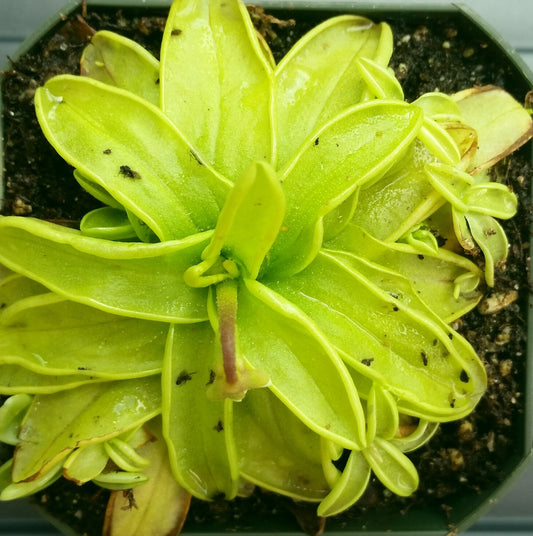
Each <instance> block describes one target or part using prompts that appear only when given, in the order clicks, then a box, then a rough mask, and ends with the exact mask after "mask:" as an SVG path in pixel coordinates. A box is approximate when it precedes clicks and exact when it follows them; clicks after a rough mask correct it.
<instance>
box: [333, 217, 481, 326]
mask: <svg viewBox="0 0 533 536" xmlns="http://www.w3.org/2000/svg"><path fill="white" fill-rule="evenodd" d="M324 247H325V248H327V249H333V250H342V251H345V252H347V253H353V254H354V255H357V256H358V257H362V258H365V259H367V260H368V261H371V262H373V263H376V264H378V265H380V266H382V267H383V268H386V269H389V270H392V271H394V272H397V273H398V274H401V275H403V276H404V277H406V278H409V280H410V281H411V283H412V284H413V286H414V289H415V290H416V292H417V293H418V295H419V298H420V299H422V300H423V301H424V302H425V303H426V304H427V305H428V306H429V307H430V308H431V309H432V310H433V311H434V312H435V313H436V314H437V315H438V316H439V317H440V318H442V319H443V320H445V321H446V322H452V321H453V320H455V319H456V318H459V317H460V316H462V315H464V314H466V313H467V312H468V311H470V310H472V309H473V308H474V307H475V306H476V305H477V304H478V303H479V300H480V299H481V292H480V291H479V290H478V289H477V285H474V286H473V288H472V285H473V284H474V283H475V282H476V281H477V283H478V284H479V282H480V281H481V277H482V271H481V270H480V269H479V268H478V267H477V265H475V264H474V263H473V262H472V261H470V260H469V259H467V258H466V257H464V256H462V255H459V254H457V253H454V252H453V251H449V250H447V249H444V248H438V249H437V251H431V250H427V249H426V248H424V249H423V250H420V249H418V248H416V247H414V246H412V245H409V244H403V243H397V242H393V243H389V242H383V241H380V240H377V239H376V238H374V237H373V236H372V235H371V234H370V233H368V232H367V231H366V230H365V229H363V228H361V227H359V226H358V225H355V224H354V223H351V224H350V225H348V226H347V228H346V229H345V231H344V232H343V233H342V234H340V235H339V236H338V237H336V238H335V239H334V240H331V241H329V242H327V243H325V244H324ZM469 275H470V276H471V278H472V279H471V280H470V283H471V286H470V287H467V286H464V285H462V286H459V287H457V285H458V284H461V282H464V279H465V278H466V277H467V276H469Z"/></svg>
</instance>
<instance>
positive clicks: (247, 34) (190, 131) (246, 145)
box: [161, 0, 275, 181]
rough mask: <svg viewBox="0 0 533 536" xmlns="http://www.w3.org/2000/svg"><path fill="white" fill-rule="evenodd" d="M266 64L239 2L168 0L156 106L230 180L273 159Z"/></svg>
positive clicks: (270, 76) (269, 78)
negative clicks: (257, 163)
mask: <svg viewBox="0 0 533 536" xmlns="http://www.w3.org/2000/svg"><path fill="white" fill-rule="evenodd" d="M272 101H273V72H272V67H271V65H270V62H269V61H268V60H267V58H266V57H265V53H264V51H263V49H262V48H261V45H260V44H259V41H258V39H257V35H256V32H255V29H254V27H253V24H252V22H251V20H250V17H249V15H248V12H247V10H246V7H245V6H244V4H243V3H242V2H240V1H237V0H228V1H226V2H218V1H214V0H209V1H204V2H198V1H197V0H184V1H182V2H174V3H173V5H172V7H171V10H170V13H169V16H168V20H167V24H166V27H165V33H164V35H163V42H162V46H161V108H162V110H163V112H164V113H165V114H166V115H167V116H168V117H169V118H170V119H171V121H173V122H174V123H175V124H176V125H177V127H178V128H179V129H180V130H181V131H182V132H183V134H184V135H185V137H186V138H187V139H188V140H189V141H190V142H191V144H192V145H193V146H194V147H195V148H196V149H197V150H198V151H199V154H200V155H201V156H202V158H203V159H205V161H206V162H208V163H209V164H210V165H213V166H214V167H215V168H216V169H217V170H218V171H220V172H221V173H222V174H223V175H224V176H226V177H227V178H228V179H230V180H231V181H234V180H236V179H237V178H238V177H240V176H241V175H242V174H243V173H244V171H245V170H246V169H247V168H248V167H249V165H250V164H251V163H252V162H255V161H263V162H272V161H273V154H274V143H275V142H274V132H273V127H272V121H273V119H272V114H273V111H272V105H273V102H272Z"/></svg>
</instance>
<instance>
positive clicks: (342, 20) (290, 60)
mask: <svg viewBox="0 0 533 536" xmlns="http://www.w3.org/2000/svg"><path fill="white" fill-rule="evenodd" d="M391 54H392V32H391V29H390V27H389V26H388V25H387V24H385V23H381V24H374V23H373V22H372V21H370V20H369V19H367V18H365V17H359V16H353V15H342V16H338V17H333V18H331V19H328V20H327V21H325V22H323V23H322V24H319V25H318V26H316V27H315V28H313V29H312V30H311V31H310V32H308V33H307V34H305V35H304V36H303V37H302V38H301V39H300V40H299V41H298V42H297V43H296V44H295V45H294V46H293V48H292V49H291V50H290V51H289V52H288V53H287V55H286V56H285V57H284V58H283V59H282V60H281V61H280V63H279V65H278V66H277V68H276V71H275V75H276V84H277V88H276V89H277V92H276V119H277V139H278V165H279V166H283V165H284V164H285V163H286V162H288V161H289V160H290V158H291V157H292V155H293V154H294V153H296V151H297V150H298V149H299V147H300V146H301V145H302V143H304V142H305V140H306V139H307V138H308V137H309V136H310V135H311V134H312V133H313V132H316V131H317V130H319V129H320V127H321V126H322V125H324V124H325V123H327V122H329V121H330V120H331V119H333V118H334V117H335V116H337V115H338V114H340V113H341V112H342V111H343V110H345V109H347V108H349V107H351V106H353V105H354V104H358V103H360V102H362V99H363V98H364V97H365V96H366V84H365V82H364V81H363V79H362V77H361V74H360V72H359V71H358V69H357V68H356V61H357V59H358V58H361V57H365V58H370V59H372V60H374V61H375V62H377V63H379V64H380V65H383V66H385V65H387V64H388V62H389V59H390V57H391Z"/></svg>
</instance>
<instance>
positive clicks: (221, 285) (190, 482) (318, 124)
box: [0, 0, 532, 534]
mask: <svg viewBox="0 0 533 536" xmlns="http://www.w3.org/2000/svg"><path fill="white" fill-rule="evenodd" d="M391 53H392V35H391V31H390V28H389V27H388V26H387V25H386V24H374V23H372V22H371V21H369V20H367V19H366V18H363V17H358V16H351V15H350V16H338V17H335V18H332V19H330V20H327V21H326V22H324V23H322V24H320V25H319V26H317V27H316V28H314V29H313V30H312V31H310V32H309V33H308V34H307V35H305V36H304V37H303V38H302V39H301V40H300V41H298V42H297V43H296V44H295V45H294V47H293V48H292V50H291V51H290V52H289V53H288V54H287V55H286V56H285V57H284V58H283V60H282V61H281V62H280V63H279V64H277V65H276V64H275V62H274V60H273V57H272V55H271V53H270V51H269V48H268V46H267V44H266V43H265V42H264V40H263V39H262V38H261V37H260V36H259V35H258V34H257V33H256V32H255V30H254V28H253V25H252V23H251V21H250V18H249V16H248V13H247V11H246V8H245V6H244V5H243V4H242V3H241V2H240V1H237V0H227V1H225V2H224V3H220V2H218V1H215V0H209V1H207V0H206V1H203V2H196V1H192V0H180V1H176V2H175V3H174V4H173V6H172V8H171V10H170V14H169V17H168V22H167V26H166V30H165V34H164V37H163V42H162V48H161V60H160V61H158V60H156V59H155V58H154V57H152V56H151V55H150V54H149V53H147V52H146V51H145V50H144V49H142V48H141V47H140V46H139V45H137V44H136V43H134V42H132V41H130V40H128V39H125V38H123V37H121V36H119V35H116V34H114V33H110V32H105V31H103V32H98V33H96V34H95V35H94V37H93V39H92V42H91V44H89V45H88V47H87V49H86V50H85V52H84V54H83V58H82V65H81V76H70V75H62V76H57V77H55V78H52V79H51V80H49V81H48V82H47V83H46V84H45V85H44V87H41V88H39V89H38V90H37V92H36V95H35V107H36V112H37V116H38V119H39V122H40V124H41V127H42V130H43V132H44V134H45V135H46V137H47V138H48V140H49V141H50V143H51V144H52V145H53V146H54V147H55V149H56V150H57V152H58V153H59V154H60V155H61V156H62V157H63V158H64V159H65V160H66V161H67V162H68V163H69V164H71V165H72V167H73V168H74V169H75V171H74V176H75V179H76V180H77V181H78V182H79V183H80V184H81V185H82V186H83V187H84V188H85V189H86V190H87V191H88V192H90V193H91V194H92V195H94V197H96V198H97V199H98V200H100V201H101V202H102V207H101V208H99V209H97V210H95V211H93V212H90V213H89V214H87V215H86V216H85V217H84V218H83V220H82V221H81V224H80V229H79V230H74V229H69V228H65V227H61V226H58V225H56V224H52V223H49V222H45V221H39V220H36V219H32V218H21V217H3V218H1V219H0V243H1V248H0V262H1V263H2V264H3V265H4V266H5V267H6V270H5V274H4V277H3V279H2V281H1V283H0V301H1V303H2V310H1V312H0V331H1V338H0V378H1V379H0V393H2V394H4V395H9V398H8V399H7V401H6V402H5V404H4V405H3V406H2V408H0V440H2V441H4V442H6V443H10V444H13V445H15V446H16V447H15V451H14V455H13V458H12V459H11V460H9V461H8V462H7V463H6V464H4V466H3V467H2V468H1V469H0V499H2V500H10V499H14V498H18V497H21V496H25V495H29V494H32V493H35V492H36V491H38V490H40V489H42V488H44V487H45V486H47V485H49V484H50V483H52V482H54V481H55V480H56V479H57V478H60V477H61V476H63V477H65V478H67V479H70V480H73V481H74V482H77V483H78V484H83V483H85V482H89V481H93V482H95V483H96V484H99V485H101V486H103V487H106V488H110V489H112V490H115V491H114V492H113V493H112V496H111V500H110V503H109V506H108V516H107V520H106V527H105V533H106V534H125V533H134V531H135V530H141V532H142V531H143V527H146V526H148V525H150V527H151V528H152V530H156V533H158V534H167V533H171V532H172V531H175V530H176V528H177V527H179V526H181V524H182V523H183V520H184V518H185V516H186V512H187V508H188V503H189V499H190V497H191V495H192V496H194V497H197V498H199V499H203V500H211V499H213V498H214V497H220V496H224V497H226V498H227V499H231V498H233V497H235V496H237V495H247V494H249V493H250V492H251V490H252V489H253V486H254V485H258V486H261V487H264V488H266V489H269V490H272V491H275V492H277V493H280V494H284V495H287V496H289V497H292V498H295V499H298V500H305V501H315V502H317V503H318V514H319V515H321V516H328V515H334V514H336V513H338V512H341V511H343V510H345V509H346V508H348V507H349V506H350V505H352V504H353V503H354V502H355V501H357V499H358V498H359V497H360V496H361V494H362V493H363V491H364V490H365V488H366V485H367V483H368V481H369V478H370V474H371V472H374V473H375V475H376V476H377V477H378V478H379V479H380V480H381V481H382V482H383V484H384V485H385V486H387V487H388V488H390V490H392V491H393V492H394V493H397V494H399V495H409V494H411V493H412V492H413V491H414V490H415V489H416V488H417V485H418V475H417V472H416V469H415V467H414V466H413V464H412V462H411V461H410V460H409V458H408V457H407V456H406V455H405V453H406V452H408V451H410V450H412V449H415V448H417V447H419V446H420V445H422V444H423V443H424V442H425V441H427V440H428V439H429V438H430V437H431V435H432V434H433V432H434V431H435V430H436V428H437V427H438V424H439V423H440V422H446V421H450V420H454V419H458V418H461V417H464V416H465V415H467V414H469V413H470V412H471V411H472V410H473V408H474V407H475V406H476V404H477V402H478V401H479V399H480V397H481V396H482V395H483V392H484V390H485V387H486V377H485V371H484V368H483V365H482V363H481V361H480V359H479V358H478V356H477V355H476V353H475V352H474V350H473V349H472V347H471V346H470V344H469V343H468V342H467V341H466V340H465V339H464V338H463V337H461V336H460V335H459V334H457V333H455V332H454V331H453V330H452V328H451V327H450V322H451V321H453V320H456V319H457V318H459V317H460V316H462V315H464V314H465V313H466V312H468V311H469V310H471V309H472V308H473V307H475V306H476V304H477V303H478V301H479V299H480V297H481V295H482V288H483V285H485V284H488V285H491V284H492V282H493V279H494V270H496V269H498V268H499V267H501V266H502V265H503V263H504V262H505V257H506V249H507V240H506V237H505V233H504V232H503V230H502V229H501V226H500V225H499V224H498V223H497V220H496V218H510V217H512V216H513V215H514V213H515V211H516V198H515V197H514V195H513V194H512V192H510V191H509V189H508V188H507V186H505V185H504V184H501V183H499V182H492V181H491V179H490V175H489V174H488V169H489V168H490V166H492V165H493V164H494V163H495V162H496V161H498V160H499V159H501V158H503V157H504V156H505V155H507V154H508V153H509V152H511V151H512V150H514V149H515V148H517V147H518V146H519V145H521V144H522V143H524V142H525V141H527V140H528V139H529V138H530V137H531V132H532V128H531V118H530V116H529V114H528V113H527V111H525V110H524V109H523V108H522V107H521V106H520V105H519V104H518V103H517V102H516V101H515V100H514V99H513V98H512V97H511V96H509V95H508V94H507V93H505V92H504V91H502V90H500V89H498V88H482V89H481V90H479V89H478V90H475V91H474V90H469V91H468V92H466V93H459V94H457V95H452V96H447V95H443V94H440V93H434V94H428V95H423V96H422V97H420V98H419V99H418V100H417V101H415V102H413V103H406V102H405V101H404V98H403V92H402V89H401V86H400V84H399V83H398V81H397V80H396V79H395V78H394V75H393V74H392V73H391V72H390V71H389V69H388V68H387V64H388V62H389V59H390V56H391ZM465 250H467V251H470V252H477V251H481V252H482V254H483V256H484V258H485V269H484V270H483V269H481V268H479V267H478V264H475V263H473V262H472V261H471V260H469V258H468V257H467V256H466V255H465ZM340 460H342V461H340ZM132 488H134V489H133V492H131V494H130V495H128V494H126V495H128V497H127V498H128V500H129V501H130V506H131V503H132V501H134V503H135V505H136V506H137V508H133V509H125V508H124V507H123V505H122V502H121V501H122V496H123V493H122V490H129V489H132Z"/></svg>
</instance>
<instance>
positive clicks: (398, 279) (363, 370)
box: [267, 251, 486, 421]
mask: <svg viewBox="0 0 533 536" xmlns="http://www.w3.org/2000/svg"><path fill="white" fill-rule="evenodd" d="M267 284H268V286H269V287H270V288H272V289H273V290H275V291H276V292H278V293H280V294H281V295H282V296H284V298H286V299H287V300H290V301H291V302H292V303H294V304H295V305H296V306H297V307H299V308H300V309H301V310H302V311H303V312H304V313H305V314H306V315H308V316H309V317H310V318H311V319H312V321H313V322H314V323H315V324H316V326H317V327H318V328H319V329H320V330H321V331H322V332H323V333H327V334H328V339H329V341H330V343H331V344H332V345H333V346H334V347H335V348H336V349H337V350H338V352H339V353H340V355H341V357H342V358H343V359H344V360H345V361H346V363H348V364H349V365H350V366H351V367H354V368H355V369H356V371H357V374H360V375H362V376H364V377H367V378H370V379H372V380H373V381H375V382H377V383H378V384H379V385H381V386H383V388H385V389H388V390H389V391H390V393H391V394H393V395H394V396H395V397H397V399H398V402H397V403H398V409H399V410H400V411H404V409H405V413H408V414H411V415H417V416H421V417H424V416H425V417H427V418H429V419H434V420H441V421H447V420H453V419H456V418H459V416H461V415H466V414H468V413H469V412H470V411H472V409H473V407H474V406H475V405H476V403H477V402H478V400H479V398H480V396H481V394H482V393H483V391H484V389H485V386H486V375H485V370H484V368H483V366H482V364H481V362H480V360H479V358H478V357H477V355H476V354H475V352H474V351H473V349H472V348H471V347H470V346H469V345H468V343H467V342H466V341H465V340H464V339H462V337H460V336H459V335H458V334H456V333H455V332H453V331H452V330H451V329H450V328H449V326H447V325H446V324H445V323H444V322H443V321H442V320H440V319H439V318H438V317H437V316H436V315H435V313H433V311H431V309H429V308H428V307H427V306H426V305H425V304H423V302H422V301H420V300H419V299H418V296H417V293H416V291H415V290H414V289H413V288H412V286H411V285H410V283H409V281H408V279H406V278H404V277H402V276H399V275H398V274H395V273H394V272H391V271H389V270H384V269H383V268H380V267H379V266H377V265H372V264H371V263H369V262H367V261H364V260H363V259H358V258H356V257H355V256H353V255H350V254H347V253H343V252H339V251H337V252H326V251H322V252H321V253H320V254H319V255H318V256H317V258H316V259H315V261H314V262H313V263H312V264H311V265H310V266H309V267H308V268H307V269H306V270H304V271H303V272H301V273H299V274H297V275H295V276H293V277H292V278H290V279H289V280H283V281H268V283H267ZM354 296H357V299H353V297H354ZM357 384H358V389H359V386H360V383H359V382H357ZM362 387H363V388H364V389H365V388H367V387H366V386H365V384H363V385H362ZM362 395H363V396H367V393H365V392H364V391H362Z"/></svg>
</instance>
